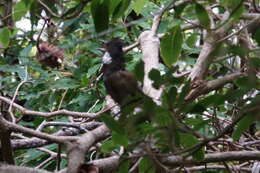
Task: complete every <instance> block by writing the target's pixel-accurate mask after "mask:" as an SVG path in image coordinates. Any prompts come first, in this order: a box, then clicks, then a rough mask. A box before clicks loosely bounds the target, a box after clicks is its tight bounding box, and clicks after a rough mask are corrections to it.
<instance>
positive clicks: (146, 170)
mask: <svg viewBox="0 0 260 173" xmlns="http://www.w3.org/2000/svg"><path fill="white" fill-rule="evenodd" d="M139 171H140V173H154V172H155V170H154V166H153V162H152V161H151V160H150V159H149V158H148V157H143V159H142V160H141V162H140V164H139Z"/></svg>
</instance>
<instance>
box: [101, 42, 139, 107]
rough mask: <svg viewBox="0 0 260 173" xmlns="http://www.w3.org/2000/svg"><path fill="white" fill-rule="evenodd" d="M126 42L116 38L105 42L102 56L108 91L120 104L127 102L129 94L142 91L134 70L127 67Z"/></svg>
mask: <svg viewBox="0 0 260 173" xmlns="http://www.w3.org/2000/svg"><path fill="white" fill-rule="evenodd" d="M124 45H125V43H124V42H123V41H122V40H121V39H119V38H114V39H112V40H111V41H109V42H107V43H106V44H105V50H106V52H105V54H104V56H103V57H102V64H103V66H102V69H101V72H102V73H103V81H104V85H105V88H106V91H107V93H108V94H109V95H110V96H111V97H112V99H113V100H114V101H115V102H117V103H118V104H119V105H120V106H122V105H123V104H126V100H127V97H128V96H135V95H136V94H137V93H142V91H141V89H140V88H139V86H138V82H137V80H136V79H135V76H134V74H133V73H132V72H130V71H127V70H126V69H125V59H124V52H123V46H124Z"/></svg>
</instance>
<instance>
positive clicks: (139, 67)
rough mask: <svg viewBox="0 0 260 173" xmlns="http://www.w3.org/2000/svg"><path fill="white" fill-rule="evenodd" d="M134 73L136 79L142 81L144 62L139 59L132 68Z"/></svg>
mask: <svg viewBox="0 0 260 173" xmlns="http://www.w3.org/2000/svg"><path fill="white" fill-rule="evenodd" d="M134 74H135V77H136V79H137V80H139V81H143V80H144V62H143V61H139V62H138V63H137V64H136V65H135V68H134Z"/></svg>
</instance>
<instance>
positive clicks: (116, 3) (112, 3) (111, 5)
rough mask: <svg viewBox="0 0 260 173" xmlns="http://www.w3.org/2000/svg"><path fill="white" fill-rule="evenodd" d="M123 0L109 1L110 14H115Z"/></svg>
mask: <svg viewBox="0 0 260 173" xmlns="http://www.w3.org/2000/svg"><path fill="white" fill-rule="evenodd" d="M120 2H121V0H110V3H109V14H110V15H113V13H114V11H115V9H116V8H117V7H118V6H119V4H120Z"/></svg>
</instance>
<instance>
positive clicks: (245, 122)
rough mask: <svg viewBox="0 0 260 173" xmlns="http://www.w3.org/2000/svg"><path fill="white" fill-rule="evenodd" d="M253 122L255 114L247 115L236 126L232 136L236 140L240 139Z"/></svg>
mask: <svg viewBox="0 0 260 173" xmlns="http://www.w3.org/2000/svg"><path fill="white" fill-rule="evenodd" d="M252 123H253V116H252V115H246V116H245V117H244V118H243V119H242V120H240V121H239V123H238V125H237V127H236V128H235V130H234V132H233V134H232V138H233V139H234V140H239V138H240V136H241V135H242V133H243V132H244V131H246V130H247V129H248V128H249V126H250V125H251V124H252Z"/></svg>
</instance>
